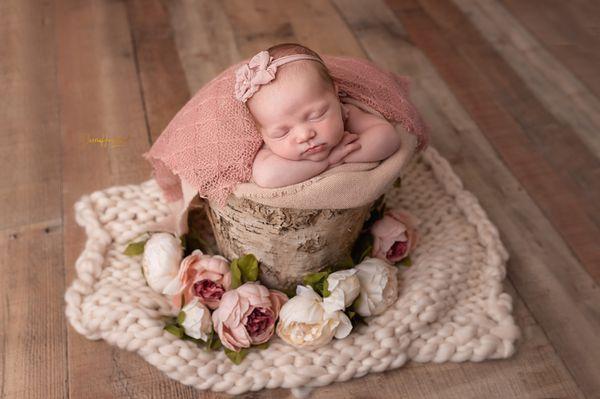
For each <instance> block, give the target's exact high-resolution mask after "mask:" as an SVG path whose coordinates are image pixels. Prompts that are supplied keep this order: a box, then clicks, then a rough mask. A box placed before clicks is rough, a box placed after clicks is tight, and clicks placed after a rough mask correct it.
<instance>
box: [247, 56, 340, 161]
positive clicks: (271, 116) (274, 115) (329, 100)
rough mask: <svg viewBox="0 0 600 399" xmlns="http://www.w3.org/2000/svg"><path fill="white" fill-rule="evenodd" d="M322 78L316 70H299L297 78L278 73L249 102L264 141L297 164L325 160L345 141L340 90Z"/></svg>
mask: <svg viewBox="0 0 600 399" xmlns="http://www.w3.org/2000/svg"><path fill="white" fill-rule="evenodd" d="M308 62H311V61H308ZM283 72H287V71H283ZM293 73H296V71H293ZM321 79H322V78H321V77H320V76H319V74H318V72H317V71H315V70H314V69H313V68H305V69H304V70H302V72H300V71H297V74H296V75H295V76H286V74H285V73H283V74H281V76H279V74H278V76H277V78H276V79H275V80H274V81H273V83H271V84H269V85H265V86H262V87H261V88H260V90H259V91H258V92H256V94H254V96H252V98H251V99H250V100H249V101H248V103H247V104H248V108H249V109H250V112H251V113H252V115H253V116H254V119H255V120H256V122H257V124H258V126H257V127H258V129H259V131H260V133H261V135H262V137H263V140H264V142H265V144H266V146H267V147H268V148H269V149H270V150H271V151H272V152H273V153H274V154H276V155H278V156H280V157H282V158H286V159H290V160H293V161H299V160H311V161H322V160H324V159H326V158H327V157H328V156H329V153H330V152H331V149H332V148H333V147H335V146H336V145H337V144H338V143H339V142H340V141H341V139H342V137H343V135H344V122H343V120H342V110H341V105H340V101H339V98H338V96H337V94H336V93H337V91H336V90H334V88H333V87H331V86H329V87H327V86H326V84H325V83H323V82H322V80H321Z"/></svg>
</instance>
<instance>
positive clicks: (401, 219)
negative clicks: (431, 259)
mask: <svg viewBox="0 0 600 399" xmlns="http://www.w3.org/2000/svg"><path fill="white" fill-rule="evenodd" d="M418 222H419V221H418V219H416V218H415V217H414V216H413V215H411V214H410V213H408V212H405V211H399V210H393V211H388V212H386V213H385V214H384V216H383V218H381V219H379V220H378V221H376V222H375V223H374V224H373V226H372V227H371V234H372V235H373V257H375V258H379V259H383V260H385V261H388V262H390V263H392V264H393V263H396V262H398V261H400V260H402V259H404V258H406V257H407V256H408V254H409V253H410V252H411V251H412V250H413V248H414V247H415V246H416V245H417V242H418V240H419V237H418V234H417V230H416V226H417V225H418Z"/></svg>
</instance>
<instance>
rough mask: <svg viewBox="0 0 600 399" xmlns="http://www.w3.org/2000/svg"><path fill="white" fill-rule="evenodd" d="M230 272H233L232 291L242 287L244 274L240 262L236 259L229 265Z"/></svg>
mask: <svg viewBox="0 0 600 399" xmlns="http://www.w3.org/2000/svg"><path fill="white" fill-rule="evenodd" d="M229 270H231V289H236V288H237V287H239V286H240V285H242V272H241V270H240V267H239V266H238V260H237V259H234V260H233V261H232V262H231V264H230V265H229Z"/></svg>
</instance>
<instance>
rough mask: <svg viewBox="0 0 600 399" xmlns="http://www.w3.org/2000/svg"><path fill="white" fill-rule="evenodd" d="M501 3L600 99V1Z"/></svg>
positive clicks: (555, 0) (533, 0)
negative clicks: (599, 19) (599, 73)
mask: <svg viewBox="0 0 600 399" xmlns="http://www.w3.org/2000/svg"><path fill="white" fill-rule="evenodd" d="M500 2H501V3H502V4H503V5H504V6H505V7H506V8H507V9H508V10H509V11H510V12H511V14H512V15H513V16H514V17H515V18H516V19H517V20H519V21H520V23H521V24H522V25H523V26H525V27H526V28H527V30H528V31H529V32H531V33H532V34H533V35H535V37H536V38H537V39H538V40H539V41H540V43H541V44H542V45H543V46H544V48H546V49H547V51H549V52H550V53H552V54H553V55H554V57H556V58H557V59H559V60H560V62H561V63H562V64H563V65H565V66H566V67H567V68H569V70H571V71H572V72H573V73H574V74H575V75H576V76H577V78H578V79H580V80H581V81H582V82H583V83H584V84H585V86H586V87H587V88H589V89H590V90H591V91H592V92H593V93H594V94H595V96H596V98H600V76H599V75H598V71H599V70H600V23H599V22H598V16H599V15H600V3H598V2H597V1H593V0H572V1H560V0H528V1H518V0H500Z"/></svg>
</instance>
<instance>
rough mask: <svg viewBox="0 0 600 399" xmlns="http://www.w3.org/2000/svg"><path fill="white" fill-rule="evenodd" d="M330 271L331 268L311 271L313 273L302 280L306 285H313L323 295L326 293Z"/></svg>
mask: <svg viewBox="0 0 600 399" xmlns="http://www.w3.org/2000/svg"><path fill="white" fill-rule="evenodd" d="M330 272H331V269H326V270H325V271H322V272H318V273H311V274H308V275H306V276H304V278H303V280H302V281H303V283H304V285H309V286H311V287H312V288H313V290H315V292H316V293H318V294H319V295H321V296H323V295H325V290H326V289H327V286H326V284H327V277H328V276H329V273H330ZM327 292H329V291H327Z"/></svg>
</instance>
